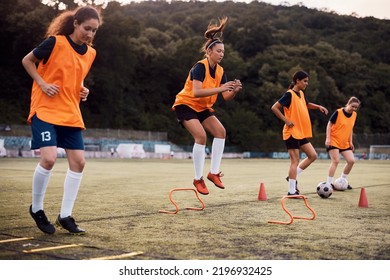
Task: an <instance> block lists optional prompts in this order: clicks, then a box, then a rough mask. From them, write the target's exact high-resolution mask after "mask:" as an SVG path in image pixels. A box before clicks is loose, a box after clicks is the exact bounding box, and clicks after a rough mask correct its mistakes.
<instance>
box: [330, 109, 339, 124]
mask: <svg viewBox="0 0 390 280" xmlns="http://www.w3.org/2000/svg"><path fill="white" fill-rule="evenodd" d="M338 115H339V112H338V111H334V113H333V114H332V115H331V116H330V118H329V121H330V122H331V123H333V124H334V123H336V120H337V116H338Z"/></svg>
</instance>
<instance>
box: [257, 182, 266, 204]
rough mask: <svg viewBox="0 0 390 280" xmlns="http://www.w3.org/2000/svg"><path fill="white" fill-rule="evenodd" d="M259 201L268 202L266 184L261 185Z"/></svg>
mask: <svg viewBox="0 0 390 280" xmlns="http://www.w3.org/2000/svg"><path fill="white" fill-rule="evenodd" d="M257 199H258V200H267V195H266V194H265V188H264V184H263V183H261V184H260V190H259V196H258V198H257Z"/></svg>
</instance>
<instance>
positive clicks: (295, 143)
mask: <svg viewBox="0 0 390 280" xmlns="http://www.w3.org/2000/svg"><path fill="white" fill-rule="evenodd" d="M284 142H285V143H286V147H287V150H290V149H298V150H299V149H300V147H301V146H303V145H305V144H307V143H310V142H309V140H307V139H306V138H303V139H295V138H294V137H292V136H290V138H288V139H287V140H285V141H284Z"/></svg>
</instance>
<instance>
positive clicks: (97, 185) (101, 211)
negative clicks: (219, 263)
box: [0, 158, 390, 260]
mask: <svg viewBox="0 0 390 280" xmlns="http://www.w3.org/2000/svg"><path fill="white" fill-rule="evenodd" d="M37 162H38V159H21V158H16V159H9V158H4V159H0V170H1V173H0V194H1V196H0V221H1V223H0V241H1V240H8V239H14V238H22V237H31V238H33V239H29V240H21V241H14V242H5V243H0V259H3V260H6V259H9V260H17V259H21V260H23V259H24V260H28V259H37V260H50V259H76V260H77V259H90V258H101V257H110V256H111V257H112V256H119V255H122V254H127V253H132V252H138V254H137V255H135V256H128V257H124V258H129V259H137V260H152V259H153V260H155V259H157V260H177V259H179V260H218V259H226V260H285V259H294V260H323V259H331V260H340V259H342V260H378V259H385V260H388V259H390V189H389V187H390V173H389V171H390V161H369V160H364V161H357V162H356V164H355V166H354V168H353V170H352V173H351V175H350V177H349V182H350V184H351V185H352V186H353V189H352V190H349V191H344V192H335V193H333V195H332V196H331V197H330V198H329V199H321V198H320V197H319V196H318V195H317V194H316V191H315V188H316V185H317V184H318V183H319V182H321V181H324V180H325V179H326V176H327V169H328V166H329V163H330V162H329V161H328V160H317V161H316V162H314V163H313V164H312V165H311V166H310V167H309V168H308V169H307V170H306V171H305V172H304V173H302V174H301V175H300V177H299V188H300V190H301V193H302V194H304V195H306V196H307V197H308V200H307V201H308V203H309V205H310V206H311V207H312V208H313V209H314V210H315V212H316V214H317V217H316V218H315V219H314V220H295V221H294V222H293V223H292V224H290V225H277V224H270V223H268V221H269V220H282V221H286V220H289V218H288V216H287V214H286V213H285V212H284V211H283V210H282V207H281V198H282V197H283V196H284V195H285V194H286V192H287V182H286V181H285V179H284V178H285V177H286V175H287V169H288V166H289V160H271V159H268V160H267V159H261V160H259V159H223V161H222V167H221V169H222V171H223V173H224V174H225V176H224V177H223V178H222V180H223V182H224V184H225V186H226V189H225V190H221V189H218V188H216V187H215V186H212V184H211V183H210V182H208V181H207V182H206V184H207V185H208V187H209V190H210V194H209V195H208V196H201V195H200V198H201V199H202V200H203V202H204V203H205V205H206V207H205V209H204V210H203V211H190V210H185V209H183V210H181V211H179V213H177V214H176V215H170V214H162V213H159V210H162V209H164V210H174V209H175V208H174V206H173V205H172V204H171V203H170V201H169V198H168V193H169V191H170V190H171V189H173V188H192V178H193V166H192V161H191V160H174V159H168V160H122V159H88V160H87V165H86V169H85V172H84V177H83V182H82V186H81V188H80V191H79V195H78V199H77V201H76V204H75V208H74V211H73V215H74V217H75V218H76V221H77V223H78V224H79V226H80V227H82V228H84V229H86V230H87V231H88V234H87V235H85V236H71V235H69V234H67V233H66V232H64V231H61V230H57V232H56V234H54V235H45V234H43V233H41V232H40V231H39V230H38V229H37V228H36V226H35V223H34V221H33V220H32V218H31V217H30V215H29V213H28V208H29V205H30V204H31V179H32V174H33V171H34V169H35V166H36V164H37ZM209 164H210V162H209V160H207V161H206V168H205V172H204V175H206V174H207V173H206V170H207V169H208V167H209ZM343 165H344V162H341V163H340V166H339V168H338V170H337V173H336V175H337V176H339V175H340V172H341V170H342V166H343ZM66 169H67V162H66V160H65V159H58V161H57V163H56V166H55V168H54V171H53V174H52V177H51V181H50V184H49V188H48V191H47V193H46V197H45V212H46V214H47V215H48V217H49V219H50V220H51V221H52V222H54V221H55V218H56V216H57V215H58V213H59V210H60V206H61V199H62V192H63V187H62V185H63V181H64V176H65V173H66ZM261 183H263V184H264V187H265V190H266V195H267V200H266V201H259V200H258V193H259V187H260V184H261ZM362 187H364V188H365V189H366V194H367V199H368V204H369V207H368V208H360V207H358V202H359V197H360V191H361V188H362ZM173 197H174V199H175V200H176V201H177V203H178V205H179V206H180V207H181V208H185V207H188V206H192V207H198V206H200V203H199V202H198V201H197V199H196V197H195V195H194V192H192V191H186V192H176V193H174V195H173ZM286 206H287V207H288V209H290V210H291V211H292V212H293V214H294V215H301V216H310V214H311V213H310V212H309V211H307V209H306V208H305V206H304V203H303V200H301V199H288V200H287V201H286ZM72 244H76V245H77V246H75V247H71V248H63V249H56V250H45V251H38V252H35V253H25V252H23V251H24V250H31V249H41V248H46V247H56V246H60V245H72ZM140 252H142V253H140Z"/></svg>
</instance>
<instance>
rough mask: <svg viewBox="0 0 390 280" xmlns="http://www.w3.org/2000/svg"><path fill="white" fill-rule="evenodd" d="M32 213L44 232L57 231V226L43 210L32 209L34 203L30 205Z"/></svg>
mask: <svg viewBox="0 0 390 280" xmlns="http://www.w3.org/2000/svg"><path fill="white" fill-rule="evenodd" d="M30 215H31V217H32V218H33V219H34V221H35V223H36V224H37V227H38V228H39V229H40V230H41V231H43V232H44V233H47V234H53V233H55V232H56V228H55V227H54V226H53V225H52V224H51V223H50V221H49V220H48V218H47V217H46V214H45V212H44V211H43V210H39V211H38V212H36V213H34V212H33V211H32V205H30Z"/></svg>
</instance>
